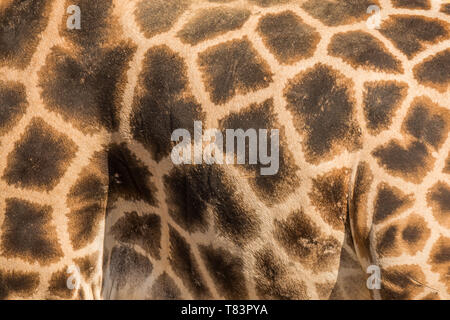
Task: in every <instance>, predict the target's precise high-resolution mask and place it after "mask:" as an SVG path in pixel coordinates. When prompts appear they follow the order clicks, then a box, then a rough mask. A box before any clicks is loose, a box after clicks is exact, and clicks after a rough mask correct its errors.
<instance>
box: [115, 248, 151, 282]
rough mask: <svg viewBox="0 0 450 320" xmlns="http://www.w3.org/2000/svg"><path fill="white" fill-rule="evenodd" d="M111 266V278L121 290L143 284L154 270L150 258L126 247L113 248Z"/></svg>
mask: <svg viewBox="0 0 450 320" xmlns="http://www.w3.org/2000/svg"><path fill="white" fill-rule="evenodd" d="M109 266H110V274H109V277H110V279H111V281H112V283H113V284H115V286H116V287H117V288H119V289H120V288H124V287H125V286H127V287H134V286H138V285H140V284H142V282H143V281H145V280H146V279H147V278H148V277H149V276H150V274H151V272H152V270H153V265H152V264H151V262H150V261H149V260H148V258H146V257H145V256H143V255H142V254H140V253H138V252H136V251H135V250H134V249H133V248H130V247H129V246H126V245H118V246H115V247H114V248H112V250H111V258H110V262H109Z"/></svg>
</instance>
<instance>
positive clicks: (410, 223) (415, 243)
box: [376, 213, 431, 257]
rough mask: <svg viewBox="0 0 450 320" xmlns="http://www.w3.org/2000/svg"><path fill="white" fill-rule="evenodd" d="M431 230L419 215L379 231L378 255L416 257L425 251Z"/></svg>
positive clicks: (412, 215)
mask: <svg viewBox="0 0 450 320" xmlns="http://www.w3.org/2000/svg"><path fill="white" fill-rule="evenodd" d="M430 234H431V230H430V228H428V226H427V223H426V222H425V220H424V219H423V218H422V217H421V216H420V215H418V214H415V213H414V214H411V215H409V216H408V217H407V219H401V220H399V221H396V222H394V224H392V225H390V226H388V227H386V228H384V229H382V230H380V231H377V235H376V237H377V253H378V254H379V255H380V256H382V257H399V256H401V255H402V254H408V255H411V256H414V255H415V254H416V253H417V252H419V251H421V250H423V248H424V247H425V243H426V241H427V240H428V238H429V237H430Z"/></svg>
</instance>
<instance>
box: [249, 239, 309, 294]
mask: <svg viewBox="0 0 450 320" xmlns="http://www.w3.org/2000/svg"><path fill="white" fill-rule="evenodd" d="M255 260H256V261H255V268H256V274H255V278H254V279H255V282H256V293H257V294H258V296H259V298H261V299H274V300H305V299H308V298H309V297H308V294H307V289H306V285H305V284H304V283H303V281H299V280H297V279H293V278H292V277H291V274H290V273H289V270H288V268H287V266H286V265H285V264H284V263H283V261H282V260H281V259H280V258H279V257H277V256H276V254H275V253H274V252H273V250H272V249H269V248H265V249H261V250H260V251H258V252H256V253H255Z"/></svg>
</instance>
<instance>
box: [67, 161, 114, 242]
mask: <svg viewBox="0 0 450 320" xmlns="http://www.w3.org/2000/svg"><path fill="white" fill-rule="evenodd" d="M106 177H107V163H106V155H105V153H103V152H98V153H95V154H94V155H93V156H92V158H91V161H90V163H89V165H87V166H86V167H84V168H83V170H82V171H81V174H80V176H79V178H78V179H77V181H76V182H75V184H74V185H73V186H72V187H71V189H70V191H69V193H68V194H67V200H66V204H67V207H68V208H69V209H70V212H69V213H68V214H67V218H68V219H69V224H68V231H69V237H70V241H71V243H72V246H73V248H74V249H81V248H83V247H85V246H86V245H88V244H89V243H91V242H92V241H94V239H95V238H96V237H97V236H98V235H99V233H102V232H103V230H100V229H99V228H100V226H101V222H102V221H103V220H104V218H105V209H106V202H107V191H106V187H107V185H108V180H107V178H106Z"/></svg>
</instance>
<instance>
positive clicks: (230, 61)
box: [198, 37, 272, 104]
mask: <svg viewBox="0 0 450 320" xmlns="http://www.w3.org/2000/svg"><path fill="white" fill-rule="evenodd" d="M198 63H199V65H200V69H201V71H202V73H203V81H204V83H205V87H206V89H207V91H208V92H209V94H210V98H211V100H212V102H214V103H216V104H223V103H225V102H227V101H228V100H230V99H231V98H232V97H233V96H234V95H236V94H246V93H249V92H252V91H256V90H259V89H262V88H266V87H268V86H269V84H270V82H272V72H271V71H270V67H269V65H268V64H267V63H266V62H265V61H264V60H263V58H262V57H261V56H260V55H259V54H258V52H257V51H256V50H255V49H254V48H253V46H252V44H251V43H250V41H249V40H248V39H247V37H244V38H242V39H240V40H231V41H227V42H225V43H221V44H218V45H216V46H214V47H212V48H208V49H207V50H206V51H203V52H202V53H200V54H199V59H198Z"/></svg>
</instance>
